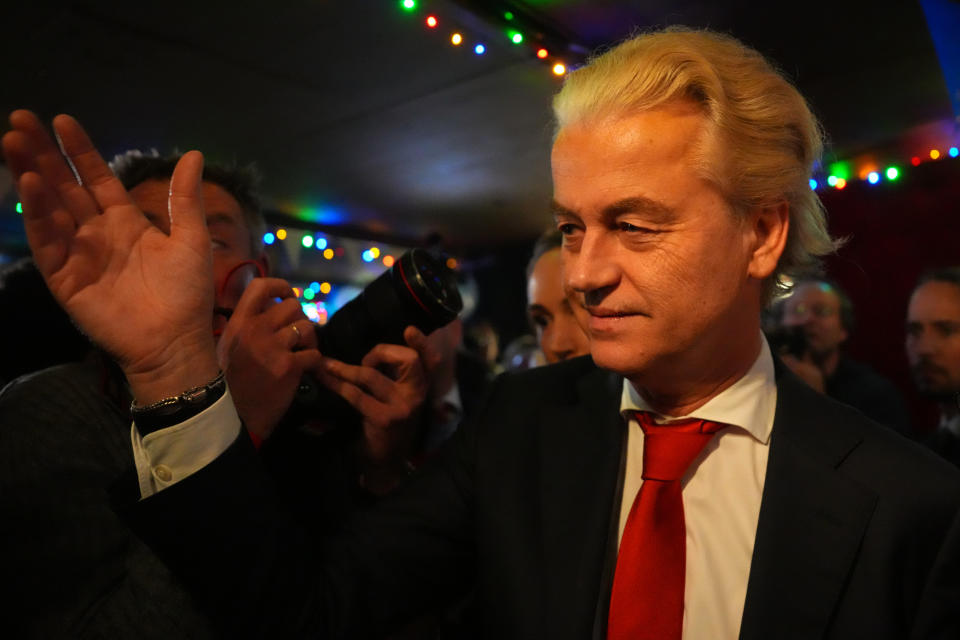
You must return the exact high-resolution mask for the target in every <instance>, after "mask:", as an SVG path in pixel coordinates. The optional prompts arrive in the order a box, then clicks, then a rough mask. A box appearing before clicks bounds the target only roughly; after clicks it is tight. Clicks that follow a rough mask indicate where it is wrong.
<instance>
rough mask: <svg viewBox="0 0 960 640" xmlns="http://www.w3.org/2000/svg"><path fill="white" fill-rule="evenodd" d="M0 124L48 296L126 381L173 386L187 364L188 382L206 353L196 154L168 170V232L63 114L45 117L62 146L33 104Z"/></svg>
mask: <svg viewBox="0 0 960 640" xmlns="http://www.w3.org/2000/svg"><path fill="white" fill-rule="evenodd" d="M10 123H11V125H12V127H13V130H12V131H10V132H9V133H7V134H6V135H5V136H4V137H3V151H4V155H5V156H6V158H7V163H8V165H9V166H10V168H11V170H12V172H13V174H14V178H15V179H16V181H17V189H18V191H19V193H20V197H21V200H22V202H23V216H24V224H25V227H26V231H27V240H28V242H29V243H30V248H31V250H32V251H33V255H34V259H35V261H36V263H37V267H38V269H39V270H40V272H41V273H42V274H43V276H44V278H45V280H46V282H47V285H48V286H49V288H50V291H51V292H52V293H53V295H54V297H56V299H57V300H58V301H59V302H60V304H61V305H63V307H64V308H65V309H66V310H67V312H68V313H69V314H70V316H71V317H72V318H73V319H74V321H75V322H76V323H77V324H78V325H79V326H80V328H81V329H82V330H83V331H84V332H86V333H87V335H89V336H90V338H91V339H93V340H94V341H95V342H96V343H97V344H99V345H100V346H102V347H103V348H105V349H106V350H107V351H108V352H110V353H111V355H113V356H114V357H115V358H116V359H117V362H118V363H119V364H120V365H121V367H123V369H124V371H125V373H126V374H127V377H128V378H129V379H130V380H131V383H134V382H135V381H136V380H137V379H140V378H146V379H149V380H156V379H158V378H164V377H167V378H171V377H172V378H173V379H175V380H178V382H176V383H174V385H175V386H176V385H182V384H186V383H187V381H186V378H190V377H191V375H189V374H187V375H185V372H186V371H188V369H189V368H190V367H191V363H192V368H194V369H196V368H198V366H199V365H203V366H199V368H202V369H205V370H204V371H203V372H202V373H199V372H197V373H195V374H194V376H196V375H199V378H198V379H202V378H203V376H206V375H209V363H210V362H211V361H213V362H215V356H213V338H212V331H211V322H212V308H213V287H212V285H211V282H212V273H211V253H210V241H209V237H208V234H207V230H206V225H205V222H204V213H203V203H202V199H201V195H200V194H201V191H200V184H201V173H202V168H203V157H202V156H201V155H200V154H199V153H198V152H195V151H194V152H190V153H187V154H185V155H184V156H183V158H182V159H181V160H180V163H179V164H178V165H177V168H176V170H175V171H174V175H173V177H172V179H171V183H170V216H171V225H170V235H169V236H167V235H166V234H164V233H163V232H162V231H160V230H158V229H157V228H156V227H154V226H153V225H152V224H150V222H149V221H148V220H147V219H146V218H145V217H144V216H143V214H142V213H141V212H140V210H139V209H138V208H137V207H136V205H134V204H133V202H132V201H131V200H130V197H129V195H128V194H127V192H126V190H125V189H124V188H123V186H122V184H121V183H120V181H119V180H118V179H117V178H116V177H115V176H114V175H113V172H112V171H111V170H110V168H109V167H108V166H107V164H106V163H105V162H104V161H103V159H102V158H101V157H100V154H99V153H98V152H97V150H96V149H95V148H94V146H93V144H92V143H91V141H90V139H89V138H88V137H87V135H86V133H85V132H84V131H83V129H82V128H81V127H80V125H79V123H77V122H76V121H75V120H74V119H73V118H70V117H69V116H58V117H57V118H56V119H55V120H54V130H55V132H56V134H57V136H58V138H59V140H60V143H61V147H62V149H63V153H61V152H60V149H59V148H58V147H57V145H56V144H55V143H54V141H53V139H52V138H51V137H50V136H49V134H48V133H47V132H46V130H45V129H44V128H43V126H42V124H41V123H40V121H39V120H38V119H37V118H36V116H34V115H33V114H32V113H30V112H28V111H16V112H14V113H13V114H11V116H10ZM64 156H66V157H64ZM67 159H69V162H70V164H69V165H68V164H67ZM71 165H72V167H73V169H75V171H76V177H75V175H74V171H73V170H71ZM211 358H212V360H211ZM214 371H215V369H214ZM180 390H182V389H180ZM170 391H171V392H174V391H175V390H174V389H171V390H170ZM148 395H149V394H148Z"/></svg>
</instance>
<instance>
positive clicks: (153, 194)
mask: <svg viewBox="0 0 960 640" xmlns="http://www.w3.org/2000/svg"><path fill="white" fill-rule="evenodd" d="M169 190H170V183H169V181H168V180H146V181H144V182H141V183H140V184H138V185H137V186H135V187H134V188H133V189H131V190H130V197H131V198H133V201H134V202H135V203H136V205H137V206H138V207H140V209H141V210H142V211H143V213H144V215H146V216H147V218H148V219H149V220H150V222H152V223H153V224H154V225H156V226H157V227H158V228H159V229H161V230H162V231H163V232H164V233H170V216H169V215H168V214H167V198H168V194H169ZM203 206H204V209H205V210H206V214H207V230H208V231H209V232H210V243H211V244H212V246H213V278H214V282H213V283H211V286H215V287H216V288H217V291H218V296H217V300H216V304H217V306H219V307H225V308H228V309H233V308H234V307H235V306H236V304H237V302H238V301H239V294H240V293H242V290H243V288H242V287H230V286H227V287H224V283H225V282H226V280H227V276H228V274H230V273H231V271H232V270H233V268H234V267H235V266H237V265H238V264H239V263H241V262H243V261H245V260H251V259H253V258H254V257H255V256H253V255H252V249H251V243H250V230H249V228H248V227H247V223H246V219H245V218H244V215H243V209H242V207H241V206H240V203H239V202H237V200H236V198H234V197H233V196H231V195H230V194H229V193H228V192H227V191H226V190H225V189H224V188H223V187H221V186H220V185H218V184H215V183H213V182H204V183H203ZM236 277H237V276H236V275H235V276H233V277H231V280H233V279H235V278H236ZM221 290H224V293H222V294H221V293H220V291H221Z"/></svg>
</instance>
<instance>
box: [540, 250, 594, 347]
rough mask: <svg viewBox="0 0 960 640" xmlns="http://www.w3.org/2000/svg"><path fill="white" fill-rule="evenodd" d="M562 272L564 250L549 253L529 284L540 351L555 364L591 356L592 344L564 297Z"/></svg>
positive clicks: (542, 258)
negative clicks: (561, 259) (562, 252)
mask: <svg viewBox="0 0 960 640" xmlns="http://www.w3.org/2000/svg"><path fill="white" fill-rule="evenodd" d="M560 268H561V267H560V249H552V250H550V251H547V252H546V253H544V254H543V255H542V256H540V258H539V259H538V260H537V263H536V264H535V265H534V266H533V272H532V273H531V274H530V280H529V281H528V282H527V300H528V304H527V312H528V313H529V315H530V321H531V322H532V323H533V326H534V327H535V328H536V331H537V342H539V343H540V350H541V351H543V355H544V357H546V359H547V362H548V363H551V364H552V363H554V362H560V361H561V360H566V359H567V358H575V357H576V356H582V355H585V354H588V353H590V340H589V339H588V338H587V334H585V333H584V332H583V329H582V328H581V327H580V325H579V324H577V319H576V317H574V315H573V309H572V307H571V306H570V301H569V300H568V299H567V296H566V295H564V292H563V281H562V278H561V273H560Z"/></svg>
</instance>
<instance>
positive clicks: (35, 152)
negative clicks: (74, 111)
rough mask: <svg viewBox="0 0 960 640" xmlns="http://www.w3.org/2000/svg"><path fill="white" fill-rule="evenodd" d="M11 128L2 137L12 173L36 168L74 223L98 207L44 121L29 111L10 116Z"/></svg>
mask: <svg viewBox="0 0 960 640" xmlns="http://www.w3.org/2000/svg"><path fill="white" fill-rule="evenodd" d="M10 123H11V125H12V126H14V131H12V132H10V134H9V135H10V138H9V140H8V139H6V137H5V139H4V155H5V156H7V159H8V164H9V166H10V169H11V172H12V173H13V174H14V176H19V175H22V174H23V173H25V172H27V171H36V172H37V173H39V174H40V175H41V176H43V179H44V181H45V182H46V183H47V185H48V186H49V187H50V188H53V189H54V190H55V191H56V192H57V194H58V195H59V196H60V198H61V200H62V201H63V203H64V204H65V205H66V206H67V208H68V209H69V210H70V212H71V213H72V214H73V217H74V218H75V219H76V220H77V222H80V223H82V222H84V221H85V220H87V219H88V218H90V217H92V216H95V215H97V214H98V213H99V212H100V210H99V208H98V206H97V203H96V202H95V201H94V199H93V197H92V196H91V195H90V193H88V192H87V190H86V189H84V188H83V186H82V185H81V184H80V183H79V182H78V181H77V178H76V176H75V175H74V173H73V171H72V170H71V169H70V167H69V166H68V165H67V162H66V160H65V159H64V157H63V154H62V153H60V149H59V147H57V145H56V144H55V143H54V141H53V139H52V138H51V137H50V135H49V134H48V133H47V130H46V129H45V128H44V126H43V124H42V123H41V122H40V121H39V120H38V119H37V117H36V116H35V115H34V114H32V113H30V112H29V111H25V110H19V111H14V112H13V113H12V114H11V115H10Z"/></svg>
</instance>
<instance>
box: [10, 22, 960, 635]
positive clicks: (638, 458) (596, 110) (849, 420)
mask: <svg viewBox="0 0 960 640" xmlns="http://www.w3.org/2000/svg"><path fill="white" fill-rule="evenodd" d="M554 111H555V114H556V116H557V121H558V131H557V135H556V137H555V141H554V145H553V153H552V158H551V159H552V168H553V183H554V211H555V219H556V224H557V228H558V229H559V230H560V231H561V232H562V233H563V235H564V240H563V249H562V251H563V262H564V264H563V273H564V283H565V286H566V288H567V290H568V291H569V292H570V293H571V295H573V296H574V299H575V300H576V303H577V304H576V305H575V307H574V311H575V313H577V314H578V317H579V318H580V320H581V324H582V325H583V326H584V327H585V328H586V331H587V334H588V336H589V338H590V352H591V356H592V358H576V359H573V360H569V361H567V362H564V363H559V364H557V365H555V366H551V367H540V368H538V369H534V370H532V371H526V372H522V373H520V374H517V375H515V376H502V377H501V378H499V379H498V381H497V382H496V383H495V384H494V387H493V389H492V391H491V394H490V397H489V399H488V402H487V403H486V405H485V406H484V407H483V409H482V410H481V411H479V412H478V414H477V415H476V416H475V417H474V419H473V420H470V421H468V422H467V424H465V425H463V426H462V427H461V428H460V429H458V430H457V432H456V433H455V434H454V436H453V437H452V439H451V441H450V443H449V445H448V446H447V447H446V448H445V450H444V451H443V453H442V454H441V455H440V456H439V457H438V458H436V459H435V461H434V463H433V464H431V465H430V466H429V467H428V468H427V469H425V470H424V471H423V473H421V474H420V475H417V476H415V477H414V478H413V479H412V480H411V482H410V483H409V484H408V485H407V487H406V488H405V490H403V491H401V492H399V494H397V495H396V496H394V499H390V500H387V501H385V502H384V503H383V504H381V505H378V508H376V509H373V510H371V511H370V512H368V513H366V514H364V516H363V517H362V518H360V519H358V520H357V521H356V522H354V523H352V524H351V525H350V526H349V527H348V528H347V529H346V531H345V533H344V536H343V537H342V538H340V539H339V540H338V541H335V542H333V543H331V544H329V545H322V544H320V543H318V541H316V540H314V539H311V538H309V537H307V536H302V535H300V536H298V535H297V534H296V533H295V530H294V529H292V528H291V527H289V526H287V523H286V520H285V518H284V514H283V510H282V509H281V508H279V507H278V505H277V504H276V502H275V500H274V499H273V498H272V497H271V491H270V488H269V486H268V484H266V483H265V480H264V478H263V477H262V476H261V475H260V474H259V473H258V471H257V469H256V465H255V464H254V463H255V459H254V458H253V455H252V453H253V452H252V447H251V445H250V442H249V439H248V438H246V436H245V434H244V432H243V431H242V430H241V428H240V421H239V420H238V418H237V416H236V411H235V408H234V406H233V403H232V401H231V396H230V391H229V389H226V388H224V387H223V386H222V385H221V384H220V383H219V380H218V379H217V363H216V358H215V353H214V349H213V345H212V341H211V339H210V336H209V333H210V331H209V326H210V319H209V315H210V308H211V307H212V306H213V300H212V299H211V296H210V293H209V291H200V290H192V289H186V290H184V289H183V282H182V281H181V279H180V278H178V277H177V276H178V275H182V274H179V273H176V272H174V273H168V272H167V269H168V268H174V265H180V266H179V267H177V268H179V269H182V268H184V267H189V269H190V271H191V272H193V273H195V272H198V271H200V270H201V269H202V268H203V266H202V265H203V261H204V260H205V259H206V258H205V254H204V253H203V248H204V247H205V246H206V244H207V238H206V236H205V234H204V231H203V225H202V219H203V209H202V206H201V202H200V200H199V198H198V197H197V195H196V192H197V186H198V181H199V176H200V173H201V169H202V162H203V159H202V156H201V154H199V153H198V152H190V153H188V154H186V155H185V156H184V157H183V159H182V160H181V162H180V163H179V164H178V165H177V169H176V171H175V172H174V175H173V178H172V180H171V183H170V211H171V216H172V218H173V221H174V229H173V231H172V233H171V234H170V236H169V237H165V236H163V237H162V234H157V233H156V232H155V231H154V230H152V229H150V228H147V226H146V225H145V224H144V222H143V219H142V216H140V215H139V214H138V213H137V211H136V210H135V208H134V207H132V206H131V205H130V201H129V199H128V198H127V195H126V193H125V192H124V191H123V189H122V188H121V187H120V185H119V183H118V182H117V181H111V180H110V179H109V176H108V175H106V174H105V170H104V167H103V166H102V163H101V162H100V161H98V158H97V157H96V155H95V154H94V153H91V149H92V148H93V147H92V143H91V142H90V140H89V138H87V136H86V135H85V134H84V133H83V130H82V129H81V128H80V127H79V125H78V124H77V123H76V121H74V120H72V119H70V118H68V117H66V116H59V117H58V118H57V119H55V120H54V127H55V129H56V131H57V133H58V134H59V137H60V139H61V140H62V142H63V149H64V152H65V154H66V155H67V156H68V157H69V158H70V159H72V160H74V161H75V162H76V161H78V160H79V161H80V164H81V166H79V167H78V170H79V173H80V176H81V178H82V179H83V182H84V184H86V185H90V187H89V190H85V191H84V193H86V197H88V198H89V199H90V202H92V203H96V204H97V205H98V207H99V208H100V209H99V210H98V211H97V212H96V213H95V212H93V211H92V210H91V209H90V208H87V207H86V206H83V205H84V202H86V201H80V199H79V198H75V199H74V198H69V199H67V198H59V199H58V198H56V197H55V194H56V193H58V191H57V189H61V190H63V191H66V190H67V189H74V185H75V183H72V182H69V181H68V179H67V178H68V177H67V176H66V175H65V174H64V171H65V170H66V169H65V167H66V165H65V163H64V162H63V161H62V160H61V161H60V162H59V163H54V162H53V161H52V157H53V155H54V154H55V153H56V147H55V146H54V144H53V142H52V141H51V140H50V139H49V137H48V135H47V134H46V133H45V132H44V131H43V130H42V128H41V126H40V124H39V122H38V121H37V120H36V118H35V117H32V116H30V115H29V114H26V113H24V112H19V111H18V112H15V113H14V114H13V115H12V116H11V123H12V124H13V126H14V131H13V132H11V133H8V134H7V135H6V136H5V137H4V141H3V142H4V150H5V152H6V153H7V155H8V156H10V155H18V154H19V153H20V152H21V150H23V149H24V148H30V147H33V148H35V149H38V151H37V152H35V154H39V155H42V156H43V157H44V158H47V157H49V158H51V162H49V163H44V164H43V165H42V166H41V167H40V171H39V172H34V171H25V170H20V171H17V172H16V176H17V180H18V189H19V192H20V194H21V197H22V199H23V202H24V222H25V225H26V228H27V234H28V237H29V239H30V243H31V247H32V249H33V251H34V254H35V257H36V259H37V264H38V266H39V267H40V269H41V271H42V272H43V274H44V276H45V278H46V279H47V281H48V283H49V284H50V287H51V291H53V292H54V294H55V295H56V296H57V299H58V300H59V301H60V302H61V304H63V305H64V306H65V308H66V309H67V310H68V311H69V312H70V313H71V315H72V317H73V318H74V319H75V320H76V321H77V322H78V324H80V325H81V326H83V327H84V328H85V329H86V330H87V331H88V332H89V333H90V334H91V335H92V336H95V337H96V338H97V339H99V340H101V341H103V342H104V343H105V344H108V345H109V346H110V348H111V349H112V350H113V352H115V353H119V354H123V358H122V365H123V369H124V373H125V375H126V377H127V380H128V381H129V382H130V386H131V389H132V391H133V394H134V396H135V397H136V398H137V402H138V406H142V407H143V410H142V412H141V413H140V414H139V415H137V416H135V418H134V427H133V429H132V430H131V440H132V441H133V446H134V448H135V450H142V454H143V455H138V459H137V462H138V465H137V467H138V473H139V474H140V476H139V477H140V479H141V482H140V494H139V497H140V498H141V499H140V500H137V501H135V502H134V503H133V504H131V505H130V511H129V512H128V517H129V518H130V522H131V523H132V526H135V527H136V530H137V531H138V532H139V533H140V534H141V535H142V536H144V538H145V539H148V540H149V541H150V543H151V544H152V545H154V546H155V547H156V548H157V549H158V552H160V553H162V554H164V557H165V558H166V559H167V560H168V561H169V562H171V563H172V566H176V567H177V570H178V571H179V572H180V575H182V576H183V579H184V580H186V581H188V582H189V583H190V584H191V585H192V588H193V589H195V593H196V594H197V597H198V598H200V599H202V601H203V602H204V603H205V605H207V606H209V607H210V608H211V609H212V610H215V611H217V612H218V619H219V620H220V621H221V623H222V624H224V625H225V626H226V627H227V628H228V629H231V630H232V631H233V633H234V634H236V635H240V634H247V635H252V634H261V635H268V634H272V635H274V636H287V637H305V636H311V637H338V638H355V637H368V636H371V635H376V634H378V633H380V632H382V631H384V630H385V629H389V628H390V627H391V626H393V625H395V624H396V623H397V622H398V621H400V620H402V619H403V618H404V617H406V616H410V615H412V614H414V613H416V612H417V611H420V610H422V609H424V608H425V607H428V606H430V604H431V603H434V602H436V601H444V600H448V599H449V598H451V597H455V596H456V595H458V594H459V593H461V592H462V591H463V590H464V589H466V588H468V587H469V586H470V585H475V586H476V594H477V598H476V603H477V609H478V610H479V616H478V619H477V624H478V635H483V636H485V637H489V638H570V639H581V638H591V637H594V638H609V639H611V640H620V639H628V638H656V639H658V640H683V639H684V638H686V640H692V639H694V638H729V639H733V638H738V637H739V638H743V639H744V640H756V639H761V638H781V637H802V638H855V637H868V638H886V639H891V640H892V639H894V638H904V637H911V636H912V637H915V638H926V637H933V635H934V634H935V633H936V634H940V637H956V635H957V631H960V626H958V610H957V607H956V600H955V598H956V594H957V593H958V580H960V576H958V575H957V572H956V571H955V567H956V563H957V560H958V558H960V472H958V471H957V470H956V469H955V468H953V467H951V466H950V465H949V464H947V463H945V462H944V461H942V460H940V459H938V458H937V457H936V456H934V455H933V454H931V453H930V452H929V451H925V450H924V449H923V448H922V447H919V446H917V445H914V444H911V443H910V442H909V441H907V440H905V439H903V438H901V437H900V436H898V435H896V434H895V433H892V432H891V431H890V430H889V429H885V428H883V427H881V426H880V425H877V424H876V423H874V422H872V421H871V420H869V419H868V418H866V417H864V416H863V415H862V414H861V413H859V412H857V411H855V410H852V409H850V408H849V407H847V406H845V405H843V404H841V403H838V402H835V401H833V400H831V399H830V398H827V397H825V396H823V395H822V394H819V393H816V392H814V391H813V390H811V389H810V388H809V387H808V386H806V385H805V384H803V383H802V382H801V381H799V380H798V379H797V378H796V377H795V376H793V375H792V374H790V372H789V371H786V370H784V368H783V367H782V365H779V364H778V363H777V362H776V360H775V359H774V358H773V356H772V355H771V352H770V349H769V346H768V345H767V343H766V341H765V340H764V339H763V336H762V335H761V333H760V317H759V316H760V310H761V308H762V307H763V305H764V303H765V302H766V301H768V300H770V299H771V298H772V296H773V295H774V293H775V292H776V291H777V290H778V288H779V283H780V282H781V277H782V276H784V275H788V274H795V273H796V272H797V271H798V270H800V269H801V268H807V267H809V265H810V263H811V262H815V261H816V257H817V256H818V255H822V254H823V253H826V252H828V251H830V250H832V248H833V243H832V242H831V240H830V238H829V235H828V234H827V233H826V225H825V220H824V214H823V210H822V208H821V207H820V205H819V202H818V201H817V198H816V195H815V194H814V193H813V192H812V191H811V189H810V187H809V183H808V180H809V178H810V172H811V169H812V166H813V164H814V162H815V161H816V159H817V157H818V154H819V150H820V144H821V141H820V137H819V136H820V130H819V128H818V126H817V123H816V121H815V119H814V118H813V116H812V114H811V113H810V110H809V108H808V106H807V104H806V102H805V101H804V99H803V97H802V96H801V95H800V94H799V92H798V91H797V90H796V89H795V88H794V87H793V86H792V85H790V83H789V82H788V81H787V80H786V79H785V78H784V77H783V76H782V75H780V74H779V73H778V72H777V71H776V70H775V69H773V68H772V66H771V65H770V64H769V63H768V62H767V61H766V60H765V59H764V58H763V57H762V56H761V55H760V54H759V53H757V52H756V51H754V50H752V49H750V48H748V47H746V46H745V45H743V44H742V43H740V42H738V41H736V40H734V39H732V38H729V37H726V36H723V35H720V34H715V33H711V32H705V31H692V30H689V29H680V28H675V29H667V30H664V31H660V32H654V33H645V34H640V35H637V36H635V37H632V38H630V39H629V40H627V41H625V42H623V43H621V44H620V45H618V46H617V47H614V48H612V49H610V50H609V51H607V52H605V53H604V54H603V55H601V56H599V57H598V58H596V59H595V60H593V61H591V62H590V63H589V64H587V65H585V66H583V67H581V68H579V69H577V70H576V71H573V72H572V73H570V74H568V76H567V77H566V79H565V81H564V87H563V89H562V90H561V92H560V93H559V94H558V96H557V97H556V99H555V101H554ZM48 154H49V155H48ZM28 155H29V154H28ZM61 166H62V167H64V168H63V169H61V168H60V167H61ZM76 188H80V187H79V186H77V187H76ZM64 216H67V218H66V219H68V220H72V221H74V223H75V224H76V225H78V226H79V229H80V231H77V230H75V229H74V228H73V227H68V226H67V225H63V226H58V225H57V220H58V219H64ZM80 233H83V234H89V236H90V237H91V239H96V240H98V241H102V242H103V243H104V245H103V246H105V247H106V251H107V255H108V256H109V257H113V256H116V255H117V254H118V253H123V254H124V255H128V254H132V255H133V256H135V257H136V258H137V259H138V260H145V261H146V262H137V263H136V266H138V267H139V266H142V265H147V266H148V267H151V268H148V269H142V268H140V269H137V268H133V267H132V266H131V264H130V262H129V261H125V260H118V261H116V262H115V261H111V260H102V261H95V260H94V257H93V256H92V255H91V253H90V251H89V245H87V244H84V243H80V244H77V243H75V242H74V239H75V238H76V237H77V235H78V234H80ZM111 239H112V242H111V241H110V240H111ZM121 239H122V240H123V242H120V240H121ZM90 261H93V262H92V264H91V262H90ZM84 264H89V265H90V268H89V269H82V268H81V267H80V265H84ZM117 279H122V280H124V281H125V282H127V283H128V285H129V287H130V288H131V289H132V291H133V292H134V293H136V294H137V295H142V296H144V297H146V298H148V301H149V302H151V303H154V304H158V305H161V301H162V300H166V299H168V298H170V299H172V300H174V301H176V303H177V304H176V305H175V306H171V307H169V308H166V307H163V306H162V305H161V309H160V311H161V315H160V317H159V318H153V317H141V318H137V322H136V324H135V325H131V324H129V323H127V322H125V319H124V318H123V313H122V310H123V302H124V301H123V300H122V299H119V298H117V297H116V296H111V295H110V293H111V288H110V284H111V283H112V282H114V281H116V280H117ZM144 333H147V334H148V338H147V339H146V340H145V341H144V340H143V339H142V336H143V334H144ZM174 339H176V340H177V343H178V349H177V350H176V351H175V352H174V353H168V352H163V351H162V348H161V349H160V350H159V351H158V348H160V345H165V344H168V343H169V342H170V341H171V340H174ZM188 363H189V365H190V366H187V364H188ZM157 402H160V403H163V405H164V406H173V407H176V408H177V413H176V415H173V416H171V415H168V414H166V412H162V413H163V415H161V414H160V413H158V412H157V411H155V410H154V409H152V408H151V405H153V404H155V403H157ZM184 441H193V442H196V443H198V444H199V443H204V444H211V443H214V442H215V446H214V449H215V450H219V451H217V452H216V453H215V454H214V455H215V457H214V458H213V459H212V460H211V459H209V458H206V457H204V456H189V455H187V456H181V455H177V452H171V451H162V450H160V445H161V443H171V442H180V443H183V442H184ZM147 449H149V450H147ZM210 452H211V453H213V451H210ZM168 465H174V466H176V468H177V473H176V474H170V475H167V474H163V476H164V477H160V474H159V473H158V470H159V469H167V468H168ZM951 634H953V635H952V636H951Z"/></svg>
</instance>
